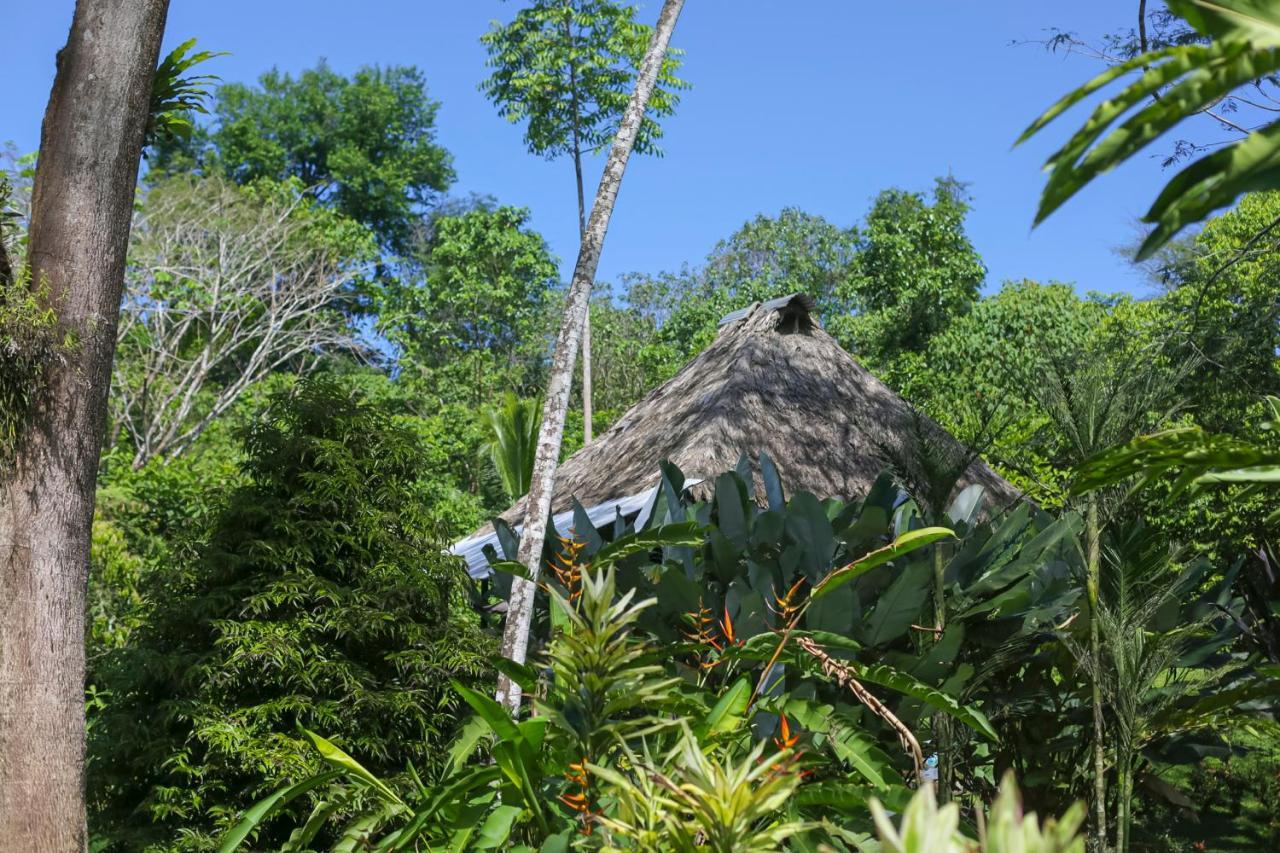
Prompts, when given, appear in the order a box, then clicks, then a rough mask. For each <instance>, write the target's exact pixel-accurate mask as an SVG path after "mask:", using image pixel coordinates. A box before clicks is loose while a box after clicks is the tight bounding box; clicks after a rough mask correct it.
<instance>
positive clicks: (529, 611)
mask: <svg viewBox="0 0 1280 853" xmlns="http://www.w3.org/2000/svg"><path fill="white" fill-rule="evenodd" d="M683 6H684V0H665V2H664V3H663V5H662V11H661V12H660V13H659V15H658V24H657V26H656V27H655V28H654V30H653V38H652V39H651V40H650V41H649V49H648V51H647V52H646V53H645V57H644V62H643V63H641V65H640V74H639V76H638V77H637V79H636V88H635V91H634V92H633V93H632V95H631V101H630V103H628V104H627V110H626V112H625V113H624V114H623V116H622V124H621V125H619V127H618V135H617V136H616V137H615V138H614V140H613V147H612V148H611V149H610V150H609V159H608V160H607V161H606V162H605V166H604V174H602V175H601V176H600V186H599V188H598V189H597V190H596V198H595V202H594V203H593V204H592V206H591V218H590V220H589V221H588V222H587V229H586V233H585V235H584V236H583V238H582V246H581V248H580V249H579V250H578V263H577V264H576V265H575V266H574V270H573V281H572V283H571V284H570V285H569V296H568V299H566V300H565V308H564V320H563V321H562V322H561V325H560V333H559V335H557V336H556V348H555V355H554V358H553V360H552V363H551V376H550V379H549V380H548V382H547V398H546V402H545V403H544V405H543V410H542V427H541V428H540V429H539V430H538V449H537V454H536V456H535V457H534V463H533V479H532V482H531V483H530V485H529V494H528V496H527V497H526V498H525V500H526V501H527V503H526V506H525V516H524V531H523V532H522V533H521V535H520V550H519V553H518V555H517V559H518V560H519V561H520V562H521V563H522V564H524V565H525V566H526V567H527V568H528V570H529V577H528V578H527V579H526V578H516V579H515V580H514V581H513V582H512V584H511V599H510V601H509V602H508V608H507V623H506V626H505V627H504V629H503V634H502V654H503V656H504V657H506V658H508V659H509V660H513V661H516V662H518V663H523V662H524V659H525V652H526V651H527V650H528V646H529V625H530V623H531V622H532V620H533V604H534V594H535V592H536V591H537V582H538V574H539V571H540V570H541V568H542V566H541V563H542V545H543V541H544V540H545V539H546V535H547V523H548V521H549V520H550V516H551V498H552V492H553V489H554V487H555V477H556V462H557V460H558V459H559V458H560V443H561V440H562V439H563V438H564V419H565V412H566V410H567V408H568V405H569V386H570V384H571V380H572V378H573V366H574V361H575V360H576V358H577V355H578V342H579V340H580V339H581V337H582V329H583V325H584V322H585V320H586V316H587V305H588V303H589V302H590V299H591V283H592V281H594V280H595V275H596V267H597V266H599V264H600V250H601V249H602V248H603V247H604V236H605V232H607V231H608V229H609V218H610V217H611V216H612V215H613V204H614V201H615V200H616V199H617V197H618V187H619V186H621V185H622V175H623V172H625V171H626V168H627V159H628V158H629V157H630V156H631V149H632V147H633V146H634V145H635V141H636V135H637V134H638V133H639V131H640V122H641V120H642V119H643V118H644V111H645V108H646V107H647V106H648V103H649V96H650V95H651V94H652V93H653V88H654V86H655V85H656V83H657V80H658V70H659V69H660V68H661V67H662V62H663V60H664V59H665V58H666V53H667V45H668V44H669V43H670V41H671V33H672V31H673V30H674V29H675V26H676V19H677V18H678V17H679V16H680V9H681V8H682V7H683ZM497 698H498V701H499V702H501V703H503V705H505V706H506V707H507V708H508V709H509V710H511V711H512V712H515V711H516V710H517V709H518V708H519V707H520V685H518V684H516V683H515V682H513V681H511V680H510V679H508V678H507V677H506V676H505V675H500V676H498V692H497Z"/></svg>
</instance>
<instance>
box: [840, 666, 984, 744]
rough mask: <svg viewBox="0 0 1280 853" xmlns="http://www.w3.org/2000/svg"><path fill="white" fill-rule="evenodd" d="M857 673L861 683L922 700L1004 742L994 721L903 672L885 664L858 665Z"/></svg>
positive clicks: (935, 708) (970, 726)
mask: <svg viewBox="0 0 1280 853" xmlns="http://www.w3.org/2000/svg"><path fill="white" fill-rule="evenodd" d="M854 670H855V675H856V677H857V678H858V679H859V680H861V681H869V682H871V683H872V684H879V685H880V686H881V687H888V688H890V689H891V690H896V691H898V692H899V693H903V694H905V695H907V696H910V697H912V698H913V699H919V700H920V701H921V702H923V703H925V704H926V705H928V706H929V707H930V708H933V709H934V710H935V711H941V712H942V713H944V714H946V715H948V716H950V717H954V718H955V719H957V720H959V721H960V722H962V723H964V724H965V725H966V726H968V727H969V728H971V729H973V730H974V731H975V732H977V733H978V734H980V735H982V736H983V737H985V738H987V739H989V740H991V741H998V740H1000V736H999V735H997V734H996V730H995V729H994V728H992V726H991V722H990V721H989V720H987V717H986V715H985V714H983V713H982V712H981V711H979V710H978V709H976V708H970V707H969V706H967V705H962V704H960V703H959V702H957V701H956V699H955V698H954V697H952V696H949V695H947V694H946V693H943V692H942V691H941V690H937V689H935V688H933V687H930V686H929V685H927V684H923V683H922V682H919V681H917V680H916V679H914V678H912V677H911V676H910V675H907V674H906V673H905V672H902V671H901V670H898V669H894V668H892V667H889V666H885V665H883V664H871V665H869V666H856V667H855V668H854Z"/></svg>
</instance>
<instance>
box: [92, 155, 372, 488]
mask: <svg viewBox="0 0 1280 853" xmlns="http://www.w3.org/2000/svg"><path fill="white" fill-rule="evenodd" d="M309 204H311V202H310V201H309V200H308V199H306V198H304V197H302V196H301V195H298V194H292V195H290V194H285V193H254V192H250V191H246V190H244V189H240V188H237V187H235V186H232V185H230V184H228V183H225V182H223V181H221V180H217V179H204V180H199V181H192V180H177V181H173V182H170V183H167V184H163V185H161V186H158V187H156V188H154V189H152V190H151V191H150V192H149V193H148V195H147V197H146V199H145V203H144V204H143V207H142V212H141V213H139V214H138V216H137V221H136V223H135V225H134V230H133V234H134V239H133V245H132V252H131V255H130V264H129V270H128V273H127V275H126V281H125V295H124V304H123V306H122V314H121V321H120V332H119V356H118V357H117V359H116V367H115V375H114V391H115V393H114V395H113V398H112V408H113V412H112V414H113V416H114V417H115V419H116V420H117V422H118V423H119V424H121V425H122V427H123V429H124V430H125V432H127V433H128V434H129V436H130V437H131V438H132V439H133V441H134V446H135V448H136V450H135V454H134V459H133V464H134V466H135V467H137V466H141V465H142V464H143V463H145V462H146V461H147V460H148V459H149V458H151V457H153V456H169V457H171V456H174V455H176V454H178V453H181V452H182V451H183V450H185V449H186V448H187V447H189V446H190V445H191V443H192V442H193V441H194V440H195V439H196V438H197V437H198V436H199V435H200V433H201V432H203V431H204V429H206V428H207V427H208V426H209V424H211V423H213V421H214V420H216V419H217V418H218V417H220V416H222V415H223V414H225V413H226V411H227V410H228V409H229V408H231V406H232V405H234V404H235V402H236V400H238V399H239V398H240V396H241V395H242V394H243V393H244V392H245V391H246V390H247V389H248V388H250V387H251V386H252V385H253V384H254V383H256V382H258V381H260V380H261V379H263V378H264V377H265V376H267V374H269V373H270V372H272V371H273V370H278V369H280V368H281V367H285V366H287V365H288V364H290V363H292V362H293V361H295V360H297V359H300V358H305V356H307V355H309V354H316V353H321V352H326V351H332V350H335V349H353V348H355V347H356V341H355V339H354V337H353V333H352V331H351V329H350V326H349V324H348V323H347V321H346V318H345V317H343V316H342V314H341V312H339V311H337V310H335V309H334V308H333V307H332V306H333V303H334V302H335V300H337V299H338V298H339V297H340V296H341V295H342V292H343V290H344V289H345V288H346V287H347V286H348V285H349V284H350V283H351V282H352V281H353V280H355V279H356V278H358V277H359V276H360V275H362V274H363V273H365V272H366V270H365V269H364V268H363V267H362V266H361V265H360V264H359V263H352V262H350V261H349V260H348V259H347V258H344V257H343V256H342V254H341V253H340V252H339V251H338V250H337V249H336V247H334V246H332V245H328V244H327V243H326V241H325V240H323V239H321V237H320V235H318V234H317V232H316V229H317V225H316V223H315V221H314V218H313V217H311V216H309V215H308V205H309Z"/></svg>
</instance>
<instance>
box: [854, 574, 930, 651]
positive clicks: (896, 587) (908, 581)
mask: <svg viewBox="0 0 1280 853" xmlns="http://www.w3.org/2000/svg"><path fill="white" fill-rule="evenodd" d="M932 579H933V567H932V566H930V565H929V563H928V561H926V560H916V561H914V562H910V563H908V564H907V565H906V566H905V567H904V568H903V570H902V571H901V572H900V573H899V574H898V576H897V577H896V578H895V579H894V581H893V583H891V584H889V588H888V589H886V590H885V591H884V592H882V593H880V597H879V598H878V599H876V605H875V607H874V608H873V609H872V610H871V615H870V616H868V617H867V620H866V623H865V628H864V633H863V637H862V639H863V640H864V641H865V642H866V644H867V645H868V646H878V645H880V644H881V643H885V642H888V641H889V640H892V639H894V638H895V637H898V636H900V635H901V634H902V633H903V632H904V631H906V630H907V629H908V628H910V627H911V624H912V623H913V622H915V621H916V618H917V617H918V616H919V615H920V608H921V607H923V606H924V603H925V601H926V600H927V599H928V598H929V596H930V595H931V594H932V592H933V585H932Z"/></svg>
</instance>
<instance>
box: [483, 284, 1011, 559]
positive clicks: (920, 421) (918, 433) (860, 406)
mask: <svg viewBox="0 0 1280 853" xmlns="http://www.w3.org/2000/svg"><path fill="white" fill-rule="evenodd" d="M813 307H814V303H813V300H812V299H810V298H809V297H808V296H804V295H800V294H796V295H792V296H786V297H782V298H780V299H774V300H771V301H769V302H764V303H756V304H754V305H752V306H750V307H749V308H746V309H743V310H741V311H736V312H734V313H733V314H730V315H728V316H727V317H725V318H724V320H722V321H721V329H720V334H719V336H718V337H717V338H716V340H715V342H714V343H713V344H712V345H711V346H709V347H708V348H707V349H706V350H704V351H703V352H702V353H701V354H700V355H698V357H697V358H695V359H693V361H691V362H689V363H688V364H686V365H685V366H684V368H682V369H681V370H680V372H679V373H677V374H676V375H675V376H673V377H672V378H671V379H669V380H668V381H667V382H665V383H663V384H662V385H660V386H659V387H658V388H656V389H655V390H654V391H652V392H651V393H650V394H649V396H647V397H645V398H644V399H643V400H641V401H640V402H639V403H637V404H636V405H634V406H632V407H631V409H630V410H629V411H628V412H627V413H626V414H625V415H623V416H622V417H621V418H620V419H619V420H618V422H617V423H615V424H614V425H613V426H612V427H610V428H609V430H608V431H606V432H604V433H603V434H601V435H600V436H599V437H598V438H597V439H596V440H595V441H593V442H592V443H591V444H589V445H587V446H586V447H584V448H582V449H581V450H579V451H578V452H577V453H575V454H574V455H573V456H571V457H570V458H569V459H568V460H566V461H565V463H564V464H563V465H561V466H560V469H559V470H558V471H557V473H556V490H555V498H554V501H553V504H552V511H553V512H561V511H564V510H566V509H568V508H569V507H570V504H571V501H572V499H573V498H574V497H576V498H577V499H578V501H579V502H581V503H582V505H583V506H586V507H591V506H594V505H597V504H600V503H603V502H604V501H607V500H610V499H614V498H619V497H622V496H625V495H634V494H637V493H639V492H643V491H644V490H646V489H649V488H651V487H652V486H654V485H655V484H656V483H657V482H658V477H659V472H658V463H659V461H661V460H664V459H666V460H670V461H671V462H674V463H675V464H676V465H677V466H678V467H679V468H680V470H682V471H683V472H684V473H685V475H686V476H687V477H688V478H690V479H694V478H702V479H703V483H702V484H701V485H700V486H695V487H694V489H693V491H694V492H695V497H703V496H705V495H698V494H697V490H698V489H707V488H710V487H711V485H712V483H713V481H714V479H715V477H716V475H718V474H720V473H722V472H724V471H728V470H731V469H732V468H733V467H734V466H735V465H736V464H737V462H738V460H739V459H740V458H742V457H743V456H744V455H745V456H746V457H747V458H749V459H751V460H753V464H756V463H755V462H754V460H758V459H759V457H760V453H761V451H764V452H766V453H768V454H769V456H770V458H772V459H773V461H774V463H775V464H776V465H777V467H778V471H779V473H780V474H781V478H782V482H783V484H784V486H785V487H786V488H787V489H788V491H789V492H794V491H806V492H810V493H812V494H814V495H816V496H818V497H819V498H829V497H839V498H846V499H847V498H853V497H857V496H860V495H863V494H865V493H866V492H867V490H868V489H870V487H871V485H872V483H873V482H874V481H875V479H876V477H877V476H878V475H879V474H880V473H881V472H882V471H884V470H886V469H895V468H897V469H901V468H902V466H903V463H904V460H910V459H912V458H913V457H915V456H916V455H918V453H919V452H921V451H923V450H924V449H925V448H923V447H922V446H921V445H922V443H923V444H927V445H928V451H929V452H930V454H932V455H933V456H937V454H938V453H939V452H940V451H946V455H948V456H950V457H951V458H952V459H959V460H960V461H961V465H962V467H961V468H960V470H961V471H963V474H962V475H961V476H960V478H959V482H958V484H957V488H963V487H964V486H967V485H970V484H972V483H980V484H981V485H983V486H985V487H986V489H987V495H988V497H989V499H990V500H991V501H992V502H994V503H996V504H1006V503H1009V502H1012V501H1013V500H1015V499H1016V498H1017V497H1018V493H1017V491H1016V490H1015V489H1014V487H1013V486H1012V485H1010V484H1009V483H1008V482H1007V481H1006V480H1004V479H1003V478H1001V477H1000V476H999V475H997V474H996V473H995V472H994V471H992V470H991V469H990V468H989V467H987V465H986V464H985V463H983V462H982V461H981V460H980V459H977V458H976V453H972V452H970V451H968V450H967V449H966V448H964V447H962V446H961V445H960V443H959V442H957V441H956V440H955V439H954V438H952V437H951V436H950V435H948V434H947V433H946V431H945V430H943V429H942V428H941V427H940V426H938V425H937V424H936V423H935V422H934V421H932V420H930V419H928V418H927V417H924V416H923V415H921V414H919V413H918V412H916V411H914V410H913V409H912V408H911V406H910V405H909V404H908V403H907V402H906V401H905V400H903V399H902V398H901V397H899V396H898V395H897V394H895V393H894V392H893V391H890V390H889V388H888V387H886V386H885V385H884V383H882V382H881V381H880V380H879V379H876V378H875V377H874V376H872V375H871V374H870V373H869V372H867V370H866V369H864V368H863V367H862V365H860V364H858V362H856V361H854V359H853V358H852V357H851V356H850V355H849V354H848V353H847V352H845V351H844V350H843V349H841V348H840V345H839V344H837V343H836V341H835V339H834V338H832V337H831V336H830V335H828V334H827V333H826V332H825V331H823V329H822V327H821V325H820V324H819V322H818V320H817V318H816V317H814V315H813V313H812V312H813ZM756 488H757V498H758V500H759V501H760V502H761V503H763V502H764V492H763V485H762V483H761V482H760V478H759V477H757V478H756ZM789 496H790V495H789V494H788V497H789ZM524 511H525V510H524V501H519V502H517V503H516V504H515V505H514V506H512V507H511V508H510V509H508V510H507V511H506V512H505V513H503V514H502V518H503V519H504V520H506V521H507V522H509V523H511V524H518V523H519V522H521V521H522V520H523V518H524ZM489 529H490V528H489V527H487V526H486V528H484V529H482V530H480V531H477V533H478V534H483V533H485V532H487V531H488V530H489Z"/></svg>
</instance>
